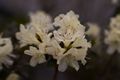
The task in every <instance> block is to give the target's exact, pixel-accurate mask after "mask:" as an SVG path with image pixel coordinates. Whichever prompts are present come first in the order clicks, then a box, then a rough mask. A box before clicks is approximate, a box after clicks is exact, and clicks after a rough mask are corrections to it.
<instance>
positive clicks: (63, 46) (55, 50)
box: [17, 11, 91, 71]
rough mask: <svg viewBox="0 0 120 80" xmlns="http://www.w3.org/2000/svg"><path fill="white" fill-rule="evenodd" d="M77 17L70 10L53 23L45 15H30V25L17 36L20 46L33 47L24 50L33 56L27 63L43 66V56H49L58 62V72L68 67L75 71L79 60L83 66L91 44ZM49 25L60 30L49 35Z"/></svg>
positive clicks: (50, 28) (50, 27)
mask: <svg viewBox="0 0 120 80" xmlns="http://www.w3.org/2000/svg"><path fill="white" fill-rule="evenodd" d="M78 18H79V16H78V15H75V14H74V12H73V11H70V12H68V13H67V14H66V15H64V14H62V15H59V16H58V17H56V18H55V22H54V23H53V24H52V23H51V19H50V17H49V16H48V15H46V14H44V13H37V14H36V15H34V14H33V15H31V23H29V24H28V25H27V26H26V29H25V28H24V27H23V30H24V31H21V32H20V33H19V35H17V36H18V39H19V40H20V41H22V43H23V44H25V45H26V44H35V45H36V47H32V46H30V49H29V50H26V51H25V54H27V55H30V56H31V57H32V58H31V60H30V64H31V65H32V66H36V65H37V64H40V63H44V62H45V61H46V59H45V54H48V55H52V56H53V58H54V59H56V60H57V64H58V65H59V66H58V69H59V71H65V70H66V68H67V67H68V66H71V67H73V68H75V69H76V70H78V69H79V65H78V61H81V62H82V63H83V64H85V63H86V60H85V57H86V54H87V50H88V48H90V46H91V45H90V43H89V42H87V40H86V39H85V27H84V26H83V25H81V24H80V22H79V20H78ZM52 25H54V26H55V27H59V29H58V30H54V31H53V32H52V31H51V30H52V29H53V26H52ZM51 35H52V36H51ZM21 36H22V38H21Z"/></svg>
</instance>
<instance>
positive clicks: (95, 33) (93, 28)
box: [86, 23, 100, 38]
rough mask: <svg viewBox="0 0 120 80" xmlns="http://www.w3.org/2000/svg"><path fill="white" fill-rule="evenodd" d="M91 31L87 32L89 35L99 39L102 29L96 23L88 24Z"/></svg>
mask: <svg viewBox="0 0 120 80" xmlns="http://www.w3.org/2000/svg"><path fill="white" fill-rule="evenodd" d="M88 26H89V29H88V31H87V32H86V34H87V35H89V36H92V37H94V38H97V37H99V36H100V27H99V26H98V25H97V24H95V23H88Z"/></svg>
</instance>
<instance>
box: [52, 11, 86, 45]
mask: <svg viewBox="0 0 120 80" xmlns="http://www.w3.org/2000/svg"><path fill="white" fill-rule="evenodd" d="M78 18H79V16H78V15H75V13H74V12H73V11H70V12H68V13H67V14H66V15H64V14H61V15H59V16H58V17H56V18H55V22H54V23H53V24H54V25H55V27H60V28H59V29H58V31H54V36H55V38H56V39H57V40H58V41H63V42H64V44H65V46H68V45H69V44H70V43H71V42H72V41H74V40H75V38H76V37H81V36H83V35H84V32H85V27H84V26H83V25H81V24H80V22H79V20H78Z"/></svg>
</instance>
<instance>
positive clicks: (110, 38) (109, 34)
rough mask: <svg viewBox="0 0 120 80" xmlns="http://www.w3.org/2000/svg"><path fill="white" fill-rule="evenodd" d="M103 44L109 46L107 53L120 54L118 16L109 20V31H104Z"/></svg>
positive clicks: (119, 20)
mask: <svg viewBox="0 0 120 80" xmlns="http://www.w3.org/2000/svg"><path fill="white" fill-rule="evenodd" d="M105 33H106V38H105V43H106V44H107V45H109V47H108V53H114V52H115V51H118V52H119V53H120V15H118V16H116V17H115V18H112V19H111V22H110V30H109V31H106V32H105Z"/></svg>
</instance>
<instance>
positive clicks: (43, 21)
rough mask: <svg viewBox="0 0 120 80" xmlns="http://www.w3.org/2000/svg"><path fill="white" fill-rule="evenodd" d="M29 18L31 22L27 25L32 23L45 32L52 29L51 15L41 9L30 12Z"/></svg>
mask: <svg viewBox="0 0 120 80" xmlns="http://www.w3.org/2000/svg"><path fill="white" fill-rule="evenodd" d="M30 20H31V23H30V24H29V25H32V26H33V27H35V28H37V29H38V28H39V29H41V30H42V31H43V32H46V33H47V32H49V31H50V30H53V26H52V24H51V23H52V19H51V17H50V16H49V15H47V14H46V13H44V12H42V11H39V12H35V13H31V14H30Z"/></svg>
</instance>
